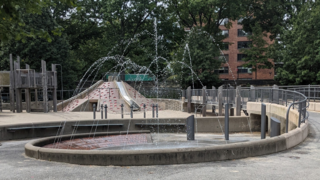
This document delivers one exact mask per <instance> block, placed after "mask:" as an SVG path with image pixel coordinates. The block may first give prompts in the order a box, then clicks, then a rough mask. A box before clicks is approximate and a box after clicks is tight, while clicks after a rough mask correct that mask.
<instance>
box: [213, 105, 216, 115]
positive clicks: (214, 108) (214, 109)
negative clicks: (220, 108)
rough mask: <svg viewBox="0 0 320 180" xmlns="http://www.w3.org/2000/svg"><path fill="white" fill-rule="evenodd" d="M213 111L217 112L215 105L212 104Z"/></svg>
mask: <svg viewBox="0 0 320 180" xmlns="http://www.w3.org/2000/svg"><path fill="white" fill-rule="evenodd" d="M212 113H213V114H216V107H215V106H214V105H212Z"/></svg>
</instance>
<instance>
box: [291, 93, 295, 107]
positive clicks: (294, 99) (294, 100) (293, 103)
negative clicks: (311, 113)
mask: <svg viewBox="0 0 320 180" xmlns="http://www.w3.org/2000/svg"><path fill="white" fill-rule="evenodd" d="M294 101H295V96H294V95H293V105H292V109H294Z"/></svg>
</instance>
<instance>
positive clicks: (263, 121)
mask: <svg viewBox="0 0 320 180" xmlns="http://www.w3.org/2000/svg"><path fill="white" fill-rule="evenodd" d="M265 138H266V105H265V104H263V103H262V104H261V139H265Z"/></svg>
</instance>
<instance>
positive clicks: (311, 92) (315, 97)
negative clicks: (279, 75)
mask: <svg viewBox="0 0 320 180" xmlns="http://www.w3.org/2000/svg"><path fill="white" fill-rule="evenodd" d="M277 87H278V88H279V89H286V90H291V91H297V92H300V93H301V94H303V95H305V96H306V97H307V98H308V100H309V101H314V102H315V101H319V100H320V85H289V86H277ZM254 88H257V89H270V88H272V86H256V87H254ZM242 89H250V87H242Z"/></svg>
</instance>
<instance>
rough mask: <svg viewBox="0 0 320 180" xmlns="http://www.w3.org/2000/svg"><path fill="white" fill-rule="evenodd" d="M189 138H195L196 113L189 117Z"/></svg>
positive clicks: (187, 124)
mask: <svg viewBox="0 0 320 180" xmlns="http://www.w3.org/2000/svg"><path fill="white" fill-rule="evenodd" d="M186 122H187V123H186V126H187V140H194V115H191V116H189V117H188V118H187V121H186Z"/></svg>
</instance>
